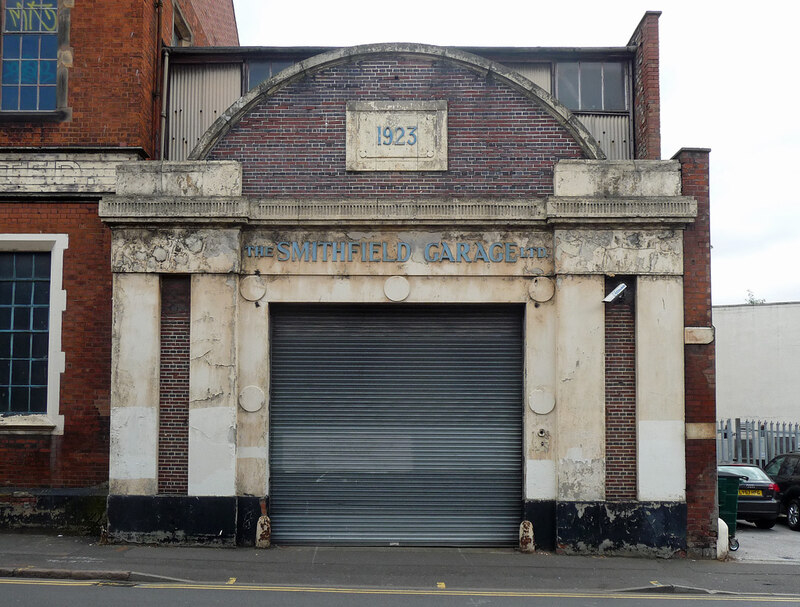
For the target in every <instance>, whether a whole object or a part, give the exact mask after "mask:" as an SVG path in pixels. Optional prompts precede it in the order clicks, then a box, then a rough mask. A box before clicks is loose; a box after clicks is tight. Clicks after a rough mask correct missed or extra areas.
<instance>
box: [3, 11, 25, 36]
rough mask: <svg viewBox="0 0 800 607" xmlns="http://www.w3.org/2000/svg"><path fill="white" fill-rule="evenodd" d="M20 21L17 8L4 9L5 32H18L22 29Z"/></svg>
mask: <svg viewBox="0 0 800 607" xmlns="http://www.w3.org/2000/svg"><path fill="white" fill-rule="evenodd" d="M21 26H22V23H21V22H20V12H19V11H17V10H11V9H8V8H7V9H6V19H5V30H6V31H7V32H18V31H20V30H22V27H21Z"/></svg>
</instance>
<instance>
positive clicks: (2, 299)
mask: <svg viewBox="0 0 800 607" xmlns="http://www.w3.org/2000/svg"><path fill="white" fill-rule="evenodd" d="M13 293H14V284H13V283H12V282H10V281H4V282H0V305H2V304H5V305H8V304H10V303H11V296H12V295H13Z"/></svg>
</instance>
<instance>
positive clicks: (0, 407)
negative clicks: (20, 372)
mask: <svg viewBox="0 0 800 607" xmlns="http://www.w3.org/2000/svg"><path fill="white" fill-rule="evenodd" d="M10 394H11V389H10V388H9V387H8V386H0V413H3V412H7V411H8V407H9V405H10V402H9V400H10V399H9V396H10Z"/></svg>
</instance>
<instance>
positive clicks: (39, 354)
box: [31, 333, 48, 358]
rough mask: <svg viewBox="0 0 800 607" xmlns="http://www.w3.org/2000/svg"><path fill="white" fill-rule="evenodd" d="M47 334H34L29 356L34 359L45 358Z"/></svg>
mask: <svg viewBox="0 0 800 607" xmlns="http://www.w3.org/2000/svg"><path fill="white" fill-rule="evenodd" d="M47 342H48V336H47V334H42V333H35V334H34V335H33V348H31V356H33V357H34V358H44V357H46V356H47V346H48V343H47Z"/></svg>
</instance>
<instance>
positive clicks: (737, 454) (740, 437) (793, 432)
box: [717, 417, 800, 467]
mask: <svg viewBox="0 0 800 607" xmlns="http://www.w3.org/2000/svg"><path fill="white" fill-rule="evenodd" d="M798 449H800V423H787V422H762V421H757V420H747V419H746V420H742V419H740V418H738V417H737V418H736V419H733V420H731V419H725V420H719V421H718V422H717V463H724V464H727V463H733V462H738V463H742V464H756V465H757V466H761V467H763V466H765V465H766V464H767V462H769V461H770V460H771V459H772V458H773V457H775V456H776V455H779V454H781V453H788V452H789V451H797V450H798Z"/></svg>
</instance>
